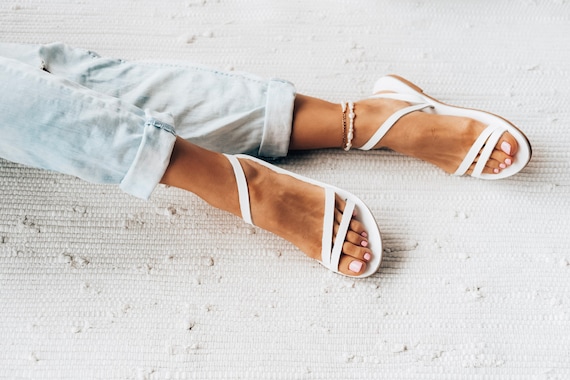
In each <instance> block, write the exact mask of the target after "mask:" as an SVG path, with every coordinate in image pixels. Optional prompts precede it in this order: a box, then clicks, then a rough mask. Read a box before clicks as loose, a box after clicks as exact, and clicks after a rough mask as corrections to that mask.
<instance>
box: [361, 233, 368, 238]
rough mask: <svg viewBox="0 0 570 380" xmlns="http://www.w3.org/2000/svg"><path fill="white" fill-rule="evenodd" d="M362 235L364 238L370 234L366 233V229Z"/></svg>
mask: <svg viewBox="0 0 570 380" xmlns="http://www.w3.org/2000/svg"><path fill="white" fill-rule="evenodd" d="M360 236H362V237H363V238H366V237H368V234H367V233H366V231H364V232H363V233H361V234H360Z"/></svg>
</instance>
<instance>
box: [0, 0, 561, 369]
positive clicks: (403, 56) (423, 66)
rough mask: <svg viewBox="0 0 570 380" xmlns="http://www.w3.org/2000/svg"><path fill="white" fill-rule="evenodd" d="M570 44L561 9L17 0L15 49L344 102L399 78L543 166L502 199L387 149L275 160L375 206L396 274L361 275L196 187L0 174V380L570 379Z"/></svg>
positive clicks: (502, 191)
mask: <svg viewBox="0 0 570 380" xmlns="http://www.w3.org/2000/svg"><path fill="white" fill-rule="evenodd" d="M568 36H570V3H569V2H567V1H564V0H557V1H555V0H553V1H543V0H524V1H506V0H497V1H480V2H474V1H473V2H458V1H451V0H448V1H423V0H414V1H408V0H403V1H373V0H370V1H352V0H344V1H343V0H338V1H322V0H313V1H301V0H293V1H291V0H272V1H262V0H251V1H248V0H217V1H214V0H168V1H152V0H139V1H136V2H134V1H126V0H118V1H117V0H97V1H94V0H93V1H92V0H78V1H63V0H53V1H45V0H10V1H4V0H3V1H2V2H0V41H2V42H23V43H49V42H54V41H62V42H65V43H68V44H70V45H74V46H78V47H84V48H89V49H92V50H94V51H97V52H98V53H100V54H101V55H107V56H112V57H116V58H124V59H166V60H189V61H195V62H199V63H203V64H207V65H211V66H214V67H219V68H222V69H229V70H243V71H249V72H253V73H257V74H259V75H262V76H265V77H280V78H284V79H288V80H290V81H292V82H293V83H295V84H296V86H297V89H298V91H299V92H300V93H304V94H309V95H313V96H318V97H322V98H326V99H329V100H333V101H341V100H343V99H360V98H362V97H365V96H367V95H368V94H369V93H370V91H371V88H372V84H373V82H374V81H375V80H376V79H377V78H378V77H379V76H381V75H384V74H387V73H399V74H401V75H403V76H405V77H408V78H410V79H412V80H414V81H415V82H417V83H419V84H420V85H421V86H422V87H423V88H424V89H425V90H426V92H428V93H429V94H431V95H433V96H436V97H439V98H441V99H442V100H443V101H447V102H450V103H454V104H459V105H464V106H468V107H473V108H481V109H487V110H491V111H493V112H495V113H497V114H500V115H503V116H505V117H507V118H509V119H511V120H512V121H513V122H515V123H516V124H518V125H519V126H520V127H521V128H522V129H523V130H524V131H525V133H526V134H527V135H528V136H529V138H530V140H531V141H532V144H533V149H534V152H533V159H532V161H531V163H530V164H529V166H528V167H527V168H526V169H525V170H524V171H523V172H521V173H520V174H519V175H517V176H516V177H513V178H512V179H508V180H504V181H498V182H488V181H480V180H474V179H471V178H457V177H451V176H448V175H446V174H445V173H443V172H442V171H440V170H439V169H437V168H435V167H432V166H431V165H429V164H426V163H423V162H420V161H418V160H415V159H411V158H407V157H403V156H400V155H398V154H396V153H393V152H388V151H378V152H369V153H363V152H350V153H344V152H341V151H316V152H310V153H304V154H297V155H293V156H290V157H288V158H287V159H284V160H282V161H281V162H280V163H279V165H281V166H283V167H285V168H287V169H289V170H293V171H297V172H299V173H301V174H304V175H308V176H310V177H313V178H316V179H319V180H322V181H325V182H329V183H333V184H335V185H337V186H339V187H342V188H345V189H347V190H350V191H352V192H354V193H355V194H357V195H358V196H360V197H361V198H362V199H363V200H364V201H365V202H366V203H367V204H368V205H369V206H370V208H371V210H372V211H373V213H374V214H375V215H376V217H377V220H378V223H379V225H380V228H381V230H382V236H383V240H384V260H383V263H382V267H381V270H380V271H379V273H377V274H376V275H374V276H373V277H371V278H368V279H365V280H351V279H346V278H343V277H341V276H338V275H335V274H332V273H330V272H328V271H327V270H325V269H324V268H323V267H322V266H321V265H320V264H318V263H317V262H315V261H312V260H310V259H308V258H306V257H305V256H304V255H303V254H302V253H300V252H299V251H298V250H297V249H295V247H293V246H292V245H291V244H289V243H287V242H286V241H284V240H282V239H280V238H277V237H275V236H273V235H271V234H269V233H267V232H264V231H262V230H259V229H257V228H251V227H248V226H247V225H246V224H244V223H243V222H242V221H241V220H239V219H238V218H235V217H233V216H231V215H229V214H226V213H223V212H221V211H218V210H215V209H213V208H211V207H210V206H208V205H207V204H206V203H204V202H203V201H201V200H200V199H198V198H197V197H195V196H193V195H191V194H188V193H185V192H183V191H180V190H176V189H173V188H165V187H160V188H158V189H157V190H156V191H155V193H154V195H153V196H152V198H151V199H150V201H148V202H144V201H140V200H137V199H134V198H132V197H130V196H128V195H126V194H123V193H121V192H120V190H119V189H117V188H115V187H112V186H99V185H91V184H88V183H85V182H82V181H80V180H78V179H75V178H72V177H69V176H65V175H61V174H57V173H49V172H45V171H41V170H37V169H33V168H28V167H24V166H20V165H16V164H13V163H10V162H7V161H1V160H0V208H1V209H0V306H1V311H0V378H1V379H149V380H150V379H230V378H235V379H365V378H366V379H379V378H386V379H393V378H410V379H443V378H449V379H458V378H462V379H471V378H481V377H485V378H492V379H506V378H529V379H530V378H532V379H568V378H570V249H569V248H568V247H569V245H570V106H569V104H570V50H569V49H568V46H569V43H570V40H569V37H568ZM14 91H17V89H14Z"/></svg>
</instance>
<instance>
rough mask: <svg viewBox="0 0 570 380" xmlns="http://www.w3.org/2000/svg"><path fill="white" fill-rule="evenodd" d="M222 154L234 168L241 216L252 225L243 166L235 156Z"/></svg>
mask: <svg viewBox="0 0 570 380" xmlns="http://www.w3.org/2000/svg"><path fill="white" fill-rule="evenodd" d="M224 156H226V158H227V159H228V161H230V164H232V168H233V169H234V175H235V177H236V183H237V188H238V196H239V208H240V211H241V217H242V219H243V220H244V221H245V222H246V223H249V224H251V225H252V226H253V225H254V224H253V220H252V219H251V206H250V204H249V190H248V188H247V179H246V178H245V174H244V172H243V168H242V167H241V164H240V163H239V160H238V159H237V158H236V157H235V156H232V155H229V154H224Z"/></svg>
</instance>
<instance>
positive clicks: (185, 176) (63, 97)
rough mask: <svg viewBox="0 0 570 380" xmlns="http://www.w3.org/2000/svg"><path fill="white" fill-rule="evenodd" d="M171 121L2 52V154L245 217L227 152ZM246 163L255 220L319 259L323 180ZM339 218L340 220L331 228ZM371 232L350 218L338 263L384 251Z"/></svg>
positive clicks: (352, 270) (355, 268) (343, 268)
mask: <svg viewBox="0 0 570 380" xmlns="http://www.w3.org/2000/svg"><path fill="white" fill-rule="evenodd" d="M171 122H172V121H171V120H169V118H168V116H165V115H163V114H159V113H156V114H153V112H150V111H149V112H146V113H145V112H144V111H143V110H141V109H139V108H138V107H136V106H133V105H130V104H128V103H125V102H123V101H121V100H120V99H117V98H114V97H110V96H108V95H105V94H100V93H97V92H95V91H93V90H91V89H88V88H85V87H82V86H80V85H78V84H77V83H74V82H71V81H69V80H67V79H63V78H60V77H58V76H55V75H52V74H49V73H47V72H45V71H43V70H41V69H39V68H35V67H33V66H30V65H26V64H23V63H21V62H19V61H16V60H12V59H9V58H1V57H0V132H1V133H2V136H3V138H2V139H1V140H0V156H1V157H3V158H5V159H8V160H11V161H15V162H19V163H22V164H26V165H30V166H34V167H39V168H45V169H50V170H55V171H59V172H62V173H66V174H71V175H75V176H78V177H80V178H83V179H85V180H87V181H90V182H97V183H110V184H120V186H121V188H122V189H123V190H125V191H127V192H129V193H131V194H133V195H136V196H139V197H143V198H146V197H148V196H149V195H150V193H151V192H152V190H153V188H154V187H155V185H156V184H157V183H158V182H159V181H162V182H163V183H166V184H169V185H173V186H177V187H180V188H183V189H186V190H189V191H192V192H194V193H196V194H197V195H198V196H200V197H202V198H203V199H205V200H206V201H207V202H209V203H211V204H212V205H214V206H215V207H218V208H222V209H224V210H227V211H229V212H233V213H234V214H236V215H240V216H241V211H240V208H239V201H238V200H237V190H236V186H235V177H234V174H233V171H232V169H231V166H230V164H229V163H228V161H227V159H226V158H225V157H224V156H223V155H221V154H219V153H215V152H212V151H209V150H206V149H203V148H200V147H198V146H197V145H195V144H192V143H190V142H188V141H186V140H184V139H182V138H176V137H175V131H174V127H173V126H172V124H173V123H171ZM242 167H243V171H244V173H245V176H246V177H247V178H248V184H249V185H248V187H249V194H250V204H251V211H252V215H253V220H254V221H255V224H256V225H258V226H260V227H262V228H265V229H267V230H269V231H271V232H274V233H276V234H278V235H279V236H282V237H284V238H285V239H287V240H289V241H291V242H292V243H293V244H295V245H297V246H298V247H299V248H300V249H301V250H303V251H304V252H305V253H306V254H308V255H309V256H311V257H314V258H319V255H320V251H319V250H318V249H317V247H320V245H321V244H322V242H323V241H322V235H323V232H324V231H323V229H324V226H323V224H322V220H323V214H324V206H323V203H324V202H323V201H324V198H325V196H324V194H323V193H322V191H321V189H319V188H318V187H315V186H313V185H311V184H310V183H303V182H302V181H299V180H297V179H296V178H294V177H291V176H287V175H283V174H281V173H277V172H274V171H271V170H268V169H267V167H265V166H263V165H259V164H257V163H256V162H249V161H247V160H242ZM228 189H229V190H228ZM343 210H344V200H343V199H338V200H337V205H336V211H335V214H339V215H340V214H342V211H343ZM300 221H302V222H300ZM340 224H341V222H340V220H337V219H335V221H334V223H333V224H332V225H331V227H330V228H331V229H332V230H333V231H332V233H331V235H334V234H335V233H336V231H337V230H338V229H339V226H340ZM374 227H375V226H374ZM339 235H340V236H342V235H341V234H339ZM367 236H368V235H367V234H366V231H365V227H364V225H363V224H362V223H360V222H359V221H358V220H356V218H355V219H353V220H352V221H351V223H350V228H349V230H348V233H346V235H345V236H343V238H344V239H343V240H342V255H341V257H340V264H339V267H338V270H339V271H340V272H342V273H345V274H352V275H358V274H361V273H363V272H364V271H365V270H366V268H367V263H368V262H369V261H370V260H371V259H372V258H373V255H377V256H376V257H380V255H381V252H371V251H370V249H369V248H368V238H367Z"/></svg>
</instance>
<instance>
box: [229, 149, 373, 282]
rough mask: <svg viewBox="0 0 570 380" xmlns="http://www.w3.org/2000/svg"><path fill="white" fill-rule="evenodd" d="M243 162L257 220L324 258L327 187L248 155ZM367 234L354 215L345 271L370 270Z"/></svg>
mask: <svg viewBox="0 0 570 380" xmlns="http://www.w3.org/2000/svg"><path fill="white" fill-rule="evenodd" d="M240 164H241V166H242V168H243V171H244V174H245V176H246V178H247V183H248V189H249V197H250V204H251V214H252V219H253V223H254V224H255V225H256V226H259V227H261V228H263V229H266V230H268V231H270V232H273V233H275V234H276V235H278V236H281V237H282V238H284V239H286V240H288V241H290V242H291V243H293V244H294V245H295V246H297V247H298V248H299V249H300V250H301V251H303V252H304V253H305V254H306V255H308V256H309V257H312V258H314V259H317V260H321V244H322V238H321V237H322V235H323V218H324V204H325V194H324V190H323V189H322V188H320V187H318V186H315V185H312V184H309V183H306V182H303V181H300V180H298V179H296V178H294V177H291V176H289V175H285V174H280V173H276V172H274V171H272V170H271V169H269V168H266V167H264V166H263V165H260V164H258V163H256V162H253V161H250V160H247V159H241V160H240ZM344 207H345V202H344V201H343V200H342V199H340V198H338V197H337V198H336V204H335V208H336V210H335V222H334V227H333V228H334V231H333V240H334V239H335V237H336V231H337V230H338V228H339V224H340V222H341V218H342V211H343V210H344ZM367 236H368V235H367V233H366V231H365V229H364V226H363V224H362V223H360V222H359V221H357V220H356V219H352V221H351V222H350V227H349V231H348V233H347V235H346V238H345V241H344V244H343V249H342V255H341V258H340V264H339V271H340V272H341V273H344V274H348V275H359V274H361V273H363V272H364V271H365V270H366V266H367V263H368V262H369V261H370V260H371V259H372V255H373V253H372V252H371V250H370V249H369V248H367V247H368V240H367Z"/></svg>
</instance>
